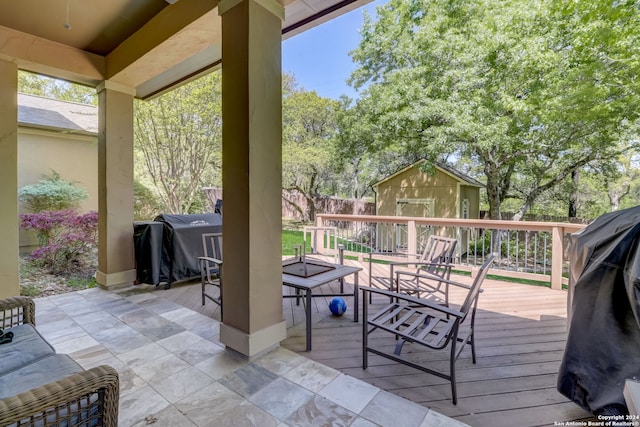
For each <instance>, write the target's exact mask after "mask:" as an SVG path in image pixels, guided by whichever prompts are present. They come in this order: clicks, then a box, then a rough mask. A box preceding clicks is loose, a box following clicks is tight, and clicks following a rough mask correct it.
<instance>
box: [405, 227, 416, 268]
mask: <svg viewBox="0 0 640 427" xmlns="http://www.w3.org/2000/svg"><path fill="white" fill-rule="evenodd" d="M407 251H408V252H409V253H410V254H417V253H418V233H417V231H416V222H415V221H412V220H409V221H407ZM415 260H416V257H415V256H409V261H415Z"/></svg>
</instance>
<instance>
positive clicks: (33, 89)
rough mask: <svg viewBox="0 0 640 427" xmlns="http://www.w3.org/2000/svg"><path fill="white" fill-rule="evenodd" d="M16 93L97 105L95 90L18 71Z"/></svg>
mask: <svg viewBox="0 0 640 427" xmlns="http://www.w3.org/2000/svg"><path fill="white" fill-rule="evenodd" d="M18 91H19V92H22V93H26V94H29V95H36V96H42V97H45V98H52V99H58V100H60V101H69V102H78V103H81V104H91V105H97V104H98V97H97V96H96V91H95V89H93V88H91V87H87V86H82V85H79V84H76V83H69V82H66V81H64V80H59V79H54V78H51V77H46V76H40V75H37V74H33V73H29V72H27V71H22V70H19V71H18Z"/></svg>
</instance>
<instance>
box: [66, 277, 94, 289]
mask: <svg viewBox="0 0 640 427" xmlns="http://www.w3.org/2000/svg"><path fill="white" fill-rule="evenodd" d="M67 285H68V286H70V287H72V288H75V289H77V290H80V289H91V288H95V287H96V286H98V282H97V281H96V278H95V277H93V276H92V277H77V276H74V277H69V279H68V280H67Z"/></svg>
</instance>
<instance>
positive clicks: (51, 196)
mask: <svg viewBox="0 0 640 427" xmlns="http://www.w3.org/2000/svg"><path fill="white" fill-rule="evenodd" d="M87 197H88V196H87V192H86V191H85V190H84V189H82V188H79V187H77V186H76V184H75V183H73V182H70V181H66V180H64V179H62V177H61V176H60V174H59V173H57V172H56V171H52V172H51V174H50V175H48V176H45V177H44V179H43V180H41V181H40V182H38V183H37V184H31V185H25V186H24V187H22V188H21V189H20V190H19V191H18V199H19V200H21V201H23V202H24V203H25V207H26V208H27V209H28V210H30V211H31V212H42V211H58V210H65V209H76V208H77V207H78V206H79V204H80V202H81V201H82V200H85V199H86V198H87Z"/></svg>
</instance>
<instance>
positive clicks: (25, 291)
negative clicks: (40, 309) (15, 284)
mask: <svg viewBox="0 0 640 427" xmlns="http://www.w3.org/2000/svg"><path fill="white" fill-rule="evenodd" d="M40 293H41V291H40V289H39V288H38V287H37V286H34V285H22V286H20V295H21V296H23V297H32V298H35V297H38V296H40Z"/></svg>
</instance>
